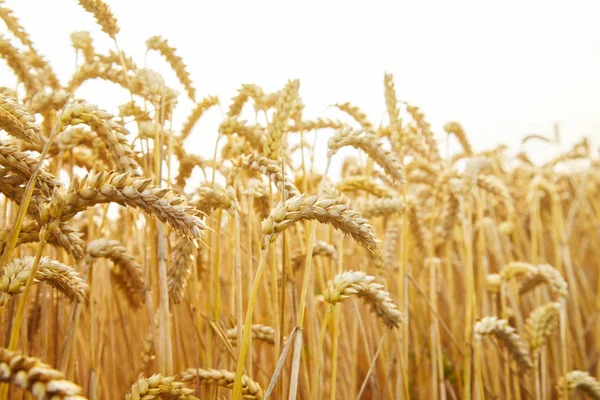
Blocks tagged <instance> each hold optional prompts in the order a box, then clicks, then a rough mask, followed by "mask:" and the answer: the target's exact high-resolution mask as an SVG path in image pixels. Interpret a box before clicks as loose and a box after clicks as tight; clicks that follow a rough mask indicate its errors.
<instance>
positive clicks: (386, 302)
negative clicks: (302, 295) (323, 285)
mask: <svg viewBox="0 0 600 400" xmlns="http://www.w3.org/2000/svg"><path fill="white" fill-rule="evenodd" d="M374 280H375V277H374V276H370V275H367V274H365V273H364V272H360V271H345V272H342V273H341V274H337V275H336V276H334V277H333V279H332V280H330V281H329V282H327V289H325V292H323V296H324V297H325V301H327V302H328V303H330V304H335V303H339V302H342V301H344V300H346V299H347V298H349V297H350V296H357V297H360V298H361V299H362V300H363V301H364V302H365V303H367V304H368V305H369V306H371V310H372V311H373V312H374V313H375V314H377V315H378V316H379V317H380V318H381V319H382V320H383V322H384V323H385V324H386V325H387V326H388V327H390V328H397V327H399V326H400V323H401V322H402V313H400V311H398V307H396V304H394V302H393V301H392V298H391V297H390V294H389V293H388V292H386V291H385V290H383V285H380V284H378V283H375V282H374Z"/></svg>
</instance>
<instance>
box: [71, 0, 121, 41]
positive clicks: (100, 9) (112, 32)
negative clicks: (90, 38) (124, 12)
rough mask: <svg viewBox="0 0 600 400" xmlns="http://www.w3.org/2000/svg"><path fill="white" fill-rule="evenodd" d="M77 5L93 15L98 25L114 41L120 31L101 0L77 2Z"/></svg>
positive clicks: (108, 9)
mask: <svg viewBox="0 0 600 400" xmlns="http://www.w3.org/2000/svg"><path fill="white" fill-rule="evenodd" d="M79 4H80V5H81V6H82V7H83V8H84V9H85V11H87V12H89V13H92V14H94V17H95V18H96V21H97V22H98V25H100V27H101V28H102V30H103V31H104V32H106V33H107V34H108V36H110V37H111V38H112V39H116V37H117V33H119V31H120V30H121V29H120V28H119V25H117V19H116V18H115V16H114V15H113V13H112V11H111V10H110V8H109V7H108V6H107V5H106V3H104V2H103V1H102V0H79Z"/></svg>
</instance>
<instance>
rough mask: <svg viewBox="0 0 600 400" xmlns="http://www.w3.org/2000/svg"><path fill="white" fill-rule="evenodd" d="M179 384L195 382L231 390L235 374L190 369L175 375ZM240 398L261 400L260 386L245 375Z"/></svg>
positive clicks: (262, 395)
mask: <svg viewBox="0 0 600 400" xmlns="http://www.w3.org/2000/svg"><path fill="white" fill-rule="evenodd" d="M177 380H179V381H180V382H196V381H200V384H204V385H215V386H221V387H226V388H230V389H231V388H232V387H233V383H234V381H235V374H234V373H233V372H230V371H226V370H216V369H202V368H190V369H188V370H186V371H185V372H182V373H180V374H178V375H177ZM242 397H245V398H247V399H257V400H262V398H263V397H264V393H263V390H262V388H261V387H260V385H259V384H258V383H256V382H254V381H253V380H252V379H250V378H249V377H247V376H246V375H243V376H242Z"/></svg>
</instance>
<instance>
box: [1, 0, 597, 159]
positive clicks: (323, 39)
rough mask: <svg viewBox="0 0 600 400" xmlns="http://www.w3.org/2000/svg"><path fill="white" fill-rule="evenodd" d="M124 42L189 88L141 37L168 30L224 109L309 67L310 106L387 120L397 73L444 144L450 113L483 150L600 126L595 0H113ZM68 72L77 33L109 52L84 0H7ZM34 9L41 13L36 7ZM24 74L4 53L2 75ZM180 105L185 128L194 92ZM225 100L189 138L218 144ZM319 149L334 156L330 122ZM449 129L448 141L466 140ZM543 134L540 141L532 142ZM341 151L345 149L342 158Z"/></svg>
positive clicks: (109, 105) (568, 140)
mask: <svg viewBox="0 0 600 400" xmlns="http://www.w3.org/2000/svg"><path fill="white" fill-rule="evenodd" d="M106 3H107V4H108V5H109V6H110V7H111V8H112V10H113V12H114V14H115V16H116V18H117V21H118V23H119V25H120V26H121V32H120V33H119V35H118V41H119V45H120V47H121V50H123V51H125V52H126V53H127V54H129V55H131V56H133V57H134V59H135V60H136V61H137V63H138V64H139V65H144V64H145V65H146V66H147V67H149V68H152V69H155V70H157V71H158V72H160V73H162V74H163V76H164V77H165V79H166V81H167V83H168V84H169V85H170V86H172V87H174V88H177V89H178V90H180V91H183V88H182V87H181V86H180V85H179V83H178V81H177V78H176V77H175V74H174V73H173V72H172V70H171V69H170V67H169V66H168V64H167V62H166V61H165V60H164V59H162V58H161V57H160V55H159V54H158V53H157V52H151V53H149V54H146V46H145V41H146V39H147V38H148V37H150V36H153V35H161V36H163V37H165V38H167V39H168V40H169V44H170V45H171V46H174V47H176V48H177V50H178V54H179V55H180V56H181V57H182V58H183V61H184V62H185V63H186V64H187V66H188V70H189V71H190V72H191V75H192V79H193V81H194V86H195V87H196V89H197V92H198V97H199V98H202V97H204V96H207V95H217V96H219V98H220V99H221V104H222V109H223V112H226V110H227V108H228V106H229V99H230V98H231V97H233V96H234V95H235V94H236V90H237V89H238V88H239V87H240V85H241V84H242V83H256V84H258V85H260V86H262V87H263V89H264V90H265V91H266V92H271V91H275V90H278V89H280V88H282V87H283V86H284V84H285V83H286V80H287V79H288V78H299V79H300V81H301V87H300V94H301V96H302V98H303V100H304V103H305V104H306V108H305V115H307V117H311V118H314V117H317V116H327V117H331V118H336V117H337V116H339V115H340V114H339V111H337V110H334V109H332V108H329V106H330V105H331V104H332V103H341V102H346V101H349V102H351V103H353V104H354V105H357V106H359V107H360V108H361V109H362V110H363V111H365V112H366V113H367V114H368V115H369V117H370V118H371V120H372V122H373V123H375V124H378V123H379V122H382V121H384V117H385V102H384V97H383V74H384V72H385V71H387V72H392V73H393V74H394V77H395V82H396V90H397V94H398V98H399V99H400V100H404V101H409V102H410V103H412V104H414V105H418V106H420V107H421V108H422V110H423V112H424V113H425V115H426V116H427V117H428V119H429V121H430V123H431V124H432V126H433V129H434V131H435V132H436V134H437V137H438V140H439V141H440V146H442V149H443V150H442V151H446V150H445V149H446V134H445V133H444V131H443V129H442V127H443V124H444V123H446V122H448V121H451V120H456V121H458V122H460V123H461V124H462V125H463V127H464V129H465V131H466V132H467V134H468V137H469V139H470V140H471V143H472V144H473V147H474V148H475V150H483V149H487V148H491V147H493V146H495V145H497V144H499V143H505V144H507V145H508V146H510V149H511V152H513V151H514V152H517V151H519V150H520V149H521V147H522V146H523V145H522V144H521V139H522V138H523V137H524V136H525V135H526V134H530V133H538V134H542V135H546V136H552V135H553V129H554V128H553V127H554V124H555V123H558V124H559V126H560V132H561V143H560V144H547V143H543V142H540V141H530V142H528V143H527V144H526V146H528V148H527V149H528V150H529V151H530V154H531V158H532V159H533V160H534V161H543V160H545V159H547V158H549V157H551V156H552V155H555V154H557V153H558V152H559V151H561V150H564V149H566V148H568V147H570V145H572V144H573V143H574V142H575V141H577V140H578V139H580V138H581V137H582V136H584V135H585V136H588V137H590V139H591V140H592V144H593V145H596V144H597V143H598V141H597V140H596V139H595V137H597V136H598V133H599V132H600V113H598V112H597V111H598V110H599V109H600V24H598V23H597V16H598V15H599V13H600V3H598V2H595V1H527V2H524V1H504V2H481V1H453V2H446V1H393V2H392V1H369V2H358V1H356V2H354V1H294V2H290V1H262V0H261V1H173V0H172V1H168V2H167V1H148V0H145V1H142V0H128V1H111V0H106ZM6 4H7V5H8V7H10V8H12V9H13V10H14V12H15V15H16V16H17V17H18V18H19V19H20V20H21V22H22V24H23V25H24V26H25V28H26V30H27V31H28V32H29V33H30V35H31V37H32V39H33V41H34V43H35V45H36V47H37V49H38V50H39V51H40V53H41V54H43V55H45V56H46V58H47V60H48V61H49V62H50V64H51V65H52V67H53V68H54V70H55V71H56V72H57V74H58V76H59V77H60V78H61V80H62V82H63V83H65V82H66V81H67V80H68V78H69V77H70V75H71V74H72V73H73V72H74V70H75V51H74V49H73V48H72V47H71V40H70V34H71V32H73V31H77V30H89V31H91V34H92V37H93V38H94V45H95V47H96V49H97V50H98V51H99V52H105V51H106V50H107V49H114V43H113V42H112V41H111V40H110V38H109V37H108V36H107V35H106V34H105V33H103V32H101V31H100V28H99V27H98V25H96V24H95V23H94V21H93V17H92V15H91V14H89V13H86V12H85V11H84V10H83V9H82V8H81V7H80V6H79V5H78V4H77V1H75V0H54V1H46V0H6ZM32 10H35V12H32ZM10 82H15V80H14V77H13V76H12V72H10V71H9V69H8V68H7V67H6V65H5V63H4V62H1V63H0V84H1V85H5V86H9V85H10ZM76 97H82V98H85V99H87V100H89V101H91V102H92V103H96V104H98V105H100V106H101V107H103V108H105V109H107V110H109V111H112V112H116V110H117V106H118V105H119V104H122V103H125V102H126V101H128V100H129V96H128V94H127V93H125V92H124V91H123V90H122V89H121V88H119V87H116V86H115V87H114V88H109V89H107V85H106V84H104V83H101V82H88V83H86V84H85V85H84V86H83V87H82V88H81V89H80V90H79V91H78V92H77V94H76ZM181 100H182V101H181V102H180V104H179V106H178V107H177V110H176V113H175V116H174V126H175V127H176V128H177V127H180V126H181V124H182V123H183V121H185V119H186V117H187V114H188V113H189V111H190V110H191V107H192V104H191V103H190V102H189V100H188V99H187V98H185V96H181ZM221 120H222V114H221V111H219V110H218V109H216V108H215V109H212V110H210V112H208V113H207V115H206V116H205V117H203V120H202V121H201V122H200V123H199V124H198V125H197V127H196V130H195V132H194V133H193V135H192V137H191V138H190V140H189V142H188V143H187V147H188V151H190V152H195V153H198V154H201V155H204V156H207V157H208V156H212V152H213V147H214V144H215V139H216V136H217V134H216V131H217V127H218V124H219V122H220V121H221ZM323 136H324V137H319V138H318V140H319V143H320V141H323V143H322V145H319V151H318V153H317V159H319V158H320V157H323V158H324V157H325V150H326V140H327V137H325V136H327V135H323ZM453 140H454V138H451V139H450V143H449V145H448V149H449V151H450V152H452V151H453V150H454V149H457V148H458V145H457V144H456V143H454V142H453ZM531 147H533V149H532V148H531ZM338 160H339V158H338Z"/></svg>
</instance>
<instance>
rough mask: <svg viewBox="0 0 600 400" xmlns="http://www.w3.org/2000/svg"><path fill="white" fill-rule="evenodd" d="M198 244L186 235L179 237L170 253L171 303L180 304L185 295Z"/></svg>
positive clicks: (168, 282) (169, 280)
mask: <svg viewBox="0 0 600 400" xmlns="http://www.w3.org/2000/svg"><path fill="white" fill-rule="evenodd" d="M195 254H196V246H195V245H194V242H192V241H191V240H190V239H188V238H186V237H185V236H180V237H178V238H177V241H176V242H175V245H174V246H173V248H172V249H171V254H170V255H169V271H168V272H167V285H168V287H169V304H179V303H181V301H182V300H183V297H184V295H185V288H186V286H187V281H188V278H189V277H190V274H191V273H192V266H193V262H194V255H195Z"/></svg>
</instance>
